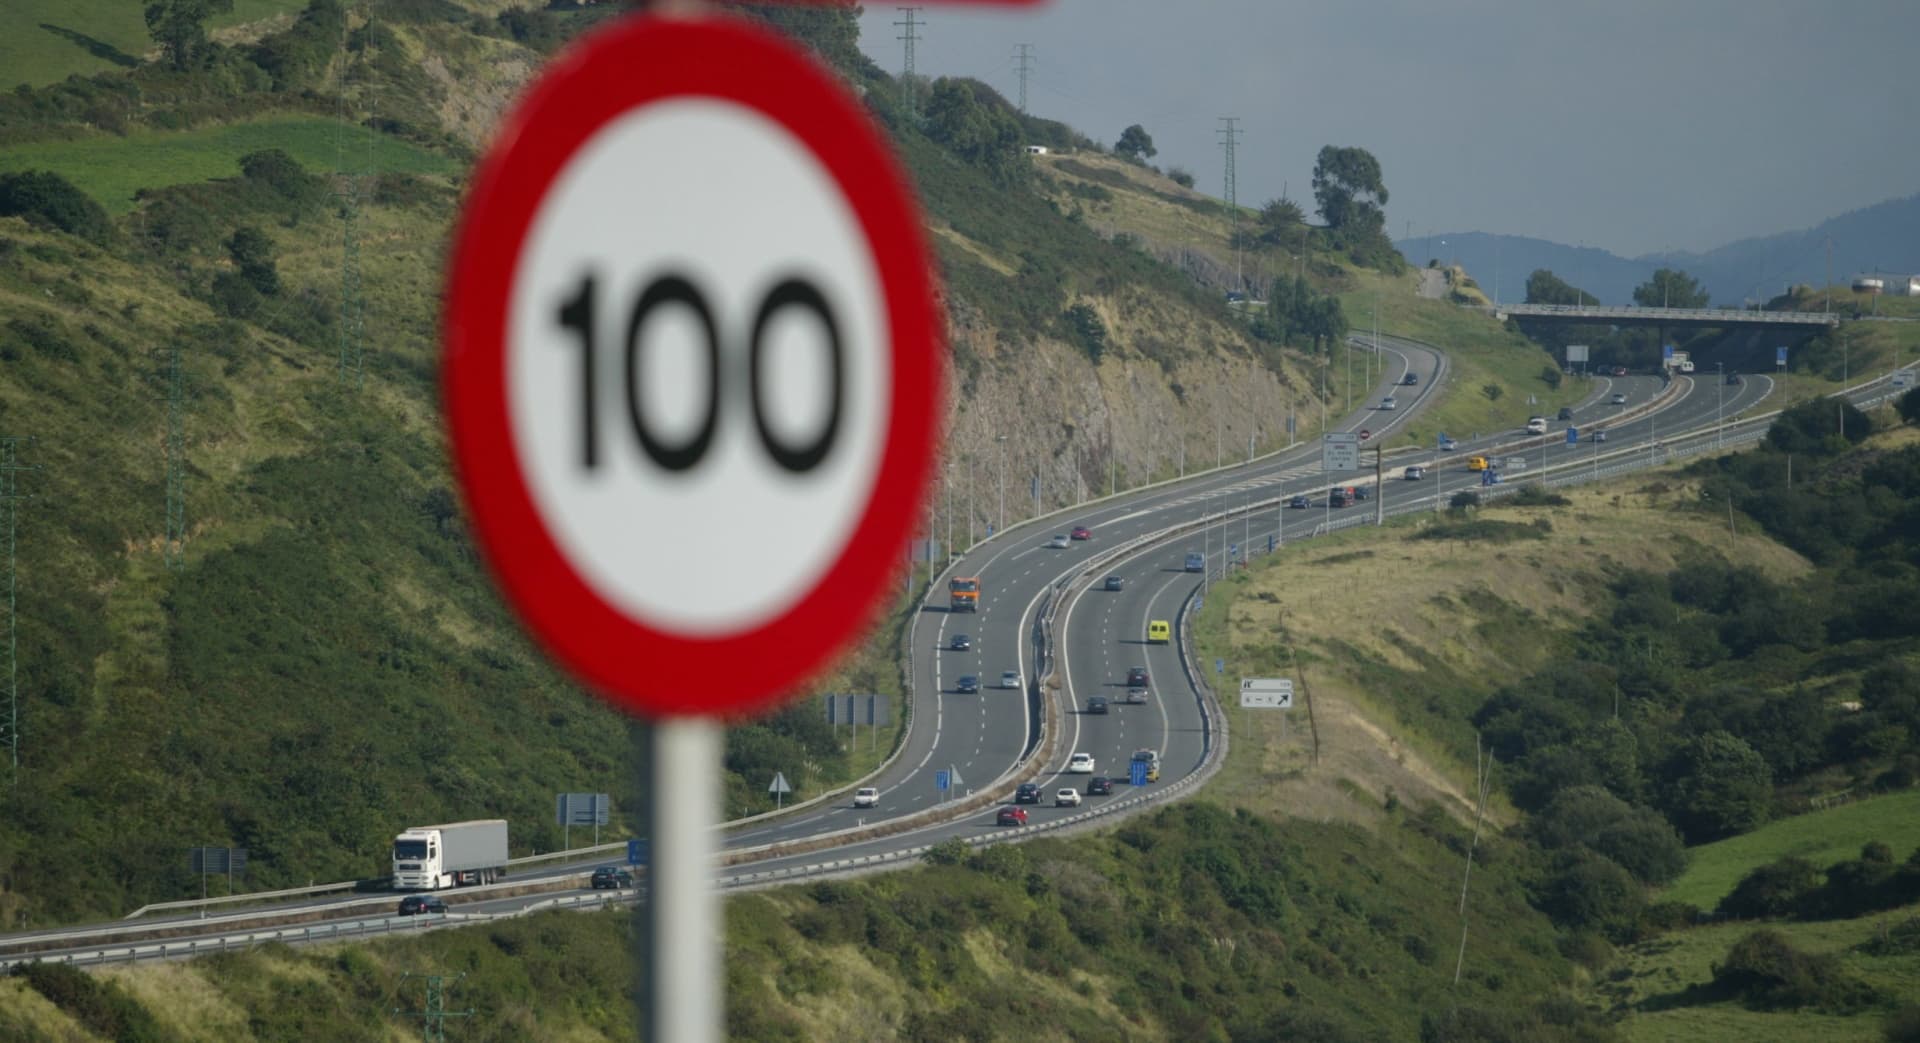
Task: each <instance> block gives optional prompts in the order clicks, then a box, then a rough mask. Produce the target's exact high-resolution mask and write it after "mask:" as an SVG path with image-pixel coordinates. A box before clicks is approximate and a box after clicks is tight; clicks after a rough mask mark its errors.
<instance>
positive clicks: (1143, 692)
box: [1126, 684, 1149, 705]
mask: <svg viewBox="0 0 1920 1043" xmlns="http://www.w3.org/2000/svg"><path fill="white" fill-rule="evenodd" d="M1148 698H1149V693H1148V691H1147V686H1146V685H1143V684H1131V685H1128V686H1127V700H1126V701H1127V702H1128V703H1129V704H1131V705H1139V704H1140V703H1144V702H1146V701H1147V699H1148Z"/></svg>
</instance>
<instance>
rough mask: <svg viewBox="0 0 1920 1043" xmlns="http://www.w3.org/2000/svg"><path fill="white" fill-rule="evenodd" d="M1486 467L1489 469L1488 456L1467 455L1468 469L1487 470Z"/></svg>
mask: <svg viewBox="0 0 1920 1043" xmlns="http://www.w3.org/2000/svg"><path fill="white" fill-rule="evenodd" d="M1486 469H1487V458H1486V457H1484V456H1469V457H1467V470H1469V471H1484V470H1486Z"/></svg>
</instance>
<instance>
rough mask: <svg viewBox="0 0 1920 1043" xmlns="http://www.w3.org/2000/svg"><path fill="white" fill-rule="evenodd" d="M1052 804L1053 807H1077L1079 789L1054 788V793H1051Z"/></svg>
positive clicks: (1078, 803)
mask: <svg viewBox="0 0 1920 1043" xmlns="http://www.w3.org/2000/svg"><path fill="white" fill-rule="evenodd" d="M1053 806H1054V807H1056V808H1077V807H1079V806H1080V791H1079V790H1077V789H1072V788H1067V789H1062V790H1055V791H1054V794H1053Z"/></svg>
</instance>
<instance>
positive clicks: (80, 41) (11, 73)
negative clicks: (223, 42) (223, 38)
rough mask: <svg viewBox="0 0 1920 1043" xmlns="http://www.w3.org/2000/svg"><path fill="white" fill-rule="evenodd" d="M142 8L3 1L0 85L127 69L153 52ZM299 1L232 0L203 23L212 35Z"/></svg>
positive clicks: (94, 0)
mask: <svg viewBox="0 0 1920 1043" xmlns="http://www.w3.org/2000/svg"><path fill="white" fill-rule="evenodd" d="M142 6H143V5H141V4H139V3H131V2H123V0H8V3H7V5H6V7H5V9H3V10H0V87H5V88H7V89H12V88H13V87H15V86H17V85H21V84H25V85H27V86H30V87H38V86H40V85H42V84H47V83H53V82H55V81H57V80H64V79H66V78H67V77H68V76H74V75H79V76H92V75H94V74H96V73H103V72H115V71H118V70H123V69H129V68H132V67H133V66H134V65H135V64H137V63H138V62H139V61H140V60H141V59H142V57H143V56H144V55H146V53H147V52H148V51H150V50H152V49H154V44H153V40H152V38H151V37H149V36H148V35H147V25H146V22H145V21H144V20H143V19H142V17H141V9H142ZM303 6H305V5H304V3H303V2H302V0H234V4H233V10H232V11H229V12H227V13H225V14H221V15H217V16H215V17H214V18H213V19H211V20H210V21H209V22H208V27H209V28H211V29H214V30H215V31H216V32H217V31H218V30H221V29H226V28H231V27H235V26H243V25H247V24H250V23H254V22H258V21H261V20H262V19H269V18H272V17H273V16H275V15H285V14H289V13H291V12H294V11H298V10H300V8H301V7H303Z"/></svg>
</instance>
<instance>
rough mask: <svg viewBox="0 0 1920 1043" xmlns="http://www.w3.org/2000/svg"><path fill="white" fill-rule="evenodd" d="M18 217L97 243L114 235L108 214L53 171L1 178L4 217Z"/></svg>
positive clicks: (1, 213) (0, 205) (0, 200)
mask: <svg viewBox="0 0 1920 1043" xmlns="http://www.w3.org/2000/svg"><path fill="white" fill-rule="evenodd" d="M14 216H19V217H24V218H26V219H27V221H28V222H30V223H32V224H35V225H38V226H40V227H42V228H57V229H59V230H60V231H62V232H66V233H68V234H70V235H77V236H79V237H80V238H82V239H90V240H92V241H93V242H96V243H100V242H105V241H106V240H107V238H108V237H109V236H110V235H112V233H113V224H112V222H111V221H110V220H109V219H108V218H107V212H106V210H105V209H103V208H102V207H101V206H100V204H99V203H96V202H94V201H93V197H92V196H90V195H87V194H86V193H85V192H82V191H81V190H80V189H79V188H77V187H75V186H74V184H73V182H71V181H68V180H67V179H66V178H64V177H61V176H60V175H58V174H56V173H53V172H52V171H50V170H23V171H21V172H19V173H17V174H0V217H14Z"/></svg>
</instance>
